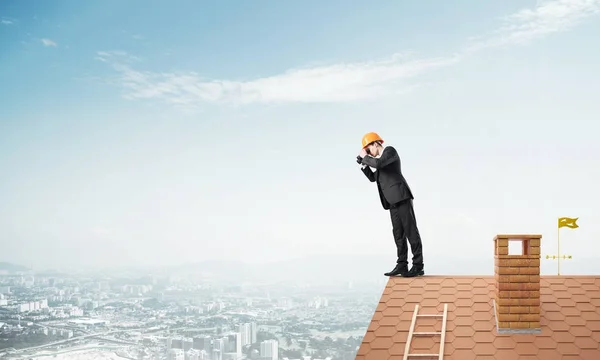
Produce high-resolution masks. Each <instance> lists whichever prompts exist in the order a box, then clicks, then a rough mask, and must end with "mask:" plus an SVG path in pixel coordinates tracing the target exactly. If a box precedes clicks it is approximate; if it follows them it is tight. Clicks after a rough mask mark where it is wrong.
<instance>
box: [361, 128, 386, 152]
mask: <svg viewBox="0 0 600 360" xmlns="http://www.w3.org/2000/svg"><path fill="white" fill-rule="evenodd" d="M374 141H381V143H382V144H383V139H382V138H381V136H379V135H378V134H377V133H374V132H370V133H366V134H365V136H363V138H362V148H363V149H364V148H366V147H367V146H368V145H369V144H370V143H372V142H374Z"/></svg>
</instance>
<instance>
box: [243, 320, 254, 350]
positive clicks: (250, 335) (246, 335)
mask: <svg viewBox="0 0 600 360" xmlns="http://www.w3.org/2000/svg"><path fill="white" fill-rule="evenodd" d="M239 333H240V341H241V346H246V345H252V344H254V343H256V333H257V326H256V323H246V324H241V325H240V326H239Z"/></svg>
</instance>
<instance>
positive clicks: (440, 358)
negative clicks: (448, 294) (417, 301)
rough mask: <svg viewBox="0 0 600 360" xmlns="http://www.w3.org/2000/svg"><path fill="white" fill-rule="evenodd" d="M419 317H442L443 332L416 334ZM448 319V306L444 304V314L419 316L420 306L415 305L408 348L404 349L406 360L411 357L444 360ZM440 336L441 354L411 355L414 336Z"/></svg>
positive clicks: (407, 340)
mask: <svg viewBox="0 0 600 360" xmlns="http://www.w3.org/2000/svg"><path fill="white" fill-rule="evenodd" d="M419 317H441V318H442V331H440V332H435V331H434V332H415V325H416V324H417V318H419ZM447 319H448V304H444V313H443V314H422V315H419V305H415V311H414V312H413V317H412V322H411V323H410V329H409V330H408V337H407V338H406V347H405V348H404V360H408V358H409V357H437V358H438V360H443V359H444V343H445V342H446V320H447ZM423 335H430V336H436V335H440V336H441V339H440V352H439V353H438V354H415V353H413V354H411V353H409V351H410V345H411V343H412V338H413V336H423Z"/></svg>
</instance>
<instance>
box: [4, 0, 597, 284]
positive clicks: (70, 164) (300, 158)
mask: <svg viewBox="0 0 600 360" xmlns="http://www.w3.org/2000/svg"><path fill="white" fill-rule="evenodd" d="M150 3H151V5H148V2H141V1H131V2H128V3H127V4H124V3H122V2H119V1H106V2H102V3H99V2H85V3H84V2H82V3H73V2H67V1H56V2H53V3H52V4H50V3H45V2H41V1H4V2H2V3H1V4H0V39H1V40H2V41H1V42H0V51H1V53H2V54H3V56H2V57H0V77H2V79H3V82H2V83H3V85H4V86H3V87H2V89H3V91H2V94H3V96H2V100H0V108H1V110H0V169H2V172H3V174H5V176H3V177H2V178H0V198H1V199H2V202H0V238H2V239H3V242H2V245H3V246H2V255H1V256H0V261H8V262H11V263H16V264H21V265H25V266H32V265H33V266H34V267H37V268H53V267H56V268H60V267H81V268H88V267H92V268H97V267H111V266H124V265H132V266H150V265H153V266H154V265H156V266H172V265H177V264H185V263H195V262H202V261H207V260H210V261H212V260H228V261H246V262H251V263H258V264H261V263H267V262H269V261H274V260H277V261H292V259H298V258H308V259H310V258H311V257H319V256H327V255H329V254H337V255H339V256H342V257H344V256H348V257H351V256H356V255H369V256H383V257H388V258H390V259H391V261H393V257H394V253H395V247H394V241H393V237H392V231H391V228H390V225H389V214H388V213H386V212H385V211H383V209H382V208H381V205H380V204H379V199H378V194H377V189H376V187H375V186H374V185H373V184H371V183H369V182H368V181H367V180H366V179H365V178H364V175H362V174H361V172H360V171H359V167H358V165H357V164H356V163H355V161H354V158H355V157H356V155H357V154H358V151H359V150H360V139H361V136H362V135H363V134H364V133H366V132H368V131H376V132H378V133H379V134H380V135H381V136H382V137H383V138H384V140H385V141H386V144H389V145H392V146H394V147H395V148H396V149H397V150H398V152H399V154H400V158H401V160H402V169H403V172H404V174H405V176H406V178H407V180H408V183H409V184H410V186H411V188H412V190H413V192H414V195H415V210H416V216H417V222H418V224H419V228H420V230H421V233H422V238H423V246H424V257H425V266H426V273H427V271H428V270H427V269H428V268H429V266H431V265H429V264H435V265H433V268H434V269H435V270H436V271H442V270H444V271H446V269H447V272H449V271H450V270H452V268H453V266H455V265H454V263H455V259H458V258H460V259H462V258H468V257H472V258H474V259H477V258H484V259H486V258H487V257H489V256H490V255H489V249H490V247H491V241H492V238H493V237H494V236H495V235H496V234H498V233H534V234H542V235H543V237H542V252H543V254H542V255H546V254H550V255H552V254H554V253H556V236H557V228H556V221H557V219H558V218H559V217H573V218H576V217H577V218H579V221H578V224H579V226H580V227H579V228H577V229H563V230H561V252H563V253H564V254H568V255H572V256H573V259H572V260H566V261H564V262H563V263H562V265H561V266H562V269H563V271H564V272H565V273H571V274H577V273H578V272H583V271H585V272H589V271H590V270H589V269H590V263H589V262H592V263H594V261H595V260H598V256H597V255H590V254H595V253H598V250H599V249H600V247H599V246H598V244H597V242H596V239H597V238H598V237H599V236H600V222H599V221H597V220H598V219H599V218H600V210H599V209H598V205H597V204H598V203H600V194H599V193H598V192H597V191H596V190H595V189H596V185H595V184H597V183H598V182H600V157H598V155H597V154H599V153H600V147H599V145H598V143H597V141H596V136H595V135H594V134H596V133H597V132H598V125H595V120H596V119H597V118H598V116H599V115H600V104H599V103H598V101H597V99H596V98H597V95H596V94H597V93H598V92H599V91H600V84H598V83H597V81H595V77H594V76H592V74H594V73H599V72H600V49H598V48H597V47H594V46H590V45H591V44H593V40H594V34H597V33H598V31H600V23H599V22H598V21H597V19H598V16H599V14H600V1H597V0H587V1H584V0H570V1H569V0H555V1H527V2H523V1H516V0H511V1H503V2H495V3H485V4H484V3H471V4H469V5H467V4H462V5H461V6H457V5H451V4H449V3H448V4H446V3H443V4H442V3H439V2H433V1H422V2H418V3H414V4H411V5H410V6H409V5H407V4H406V3H399V2H392V1H387V2H381V3H380V4H379V5H378V6H377V7H373V6H367V5H365V4H355V5H352V6H350V5H348V4H347V3H346V2H341V1H331V2H328V3H327V4H322V3H318V2H316V1H307V2H303V3H302V4H287V3H286V4H282V3H274V2H269V3H261V4H250V3H245V2H241V1H237V2H231V3H228V4H211V5H203V4H196V3H192V2H181V3H179V4H180V6H171V5H167V4H165V3H163V2H158V1H153V2H150ZM578 259H590V260H589V261H588V260H582V261H588V263H586V264H581V263H579V262H578ZM482 263H483V264H487V262H485V261H484V262H482ZM551 263H552V265H550V264H551ZM391 264H392V263H391V262H390V264H389V265H391ZM543 264H544V265H543V266H547V267H546V268H543V269H542V270H543V271H547V273H549V274H551V273H552V272H553V269H554V267H555V263H554V262H551V261H544V262H543ZM306 266H307V267H310V262H307V264H306ZM381 266H383V265H381ZM486 266H487V265H481V266H479V265H476V266H475V265H474V268H473V273H487V272H489V271H491V270H490V269H488V268H487V267H486ZM375 270H377V272H378V273H379V272H381V271H380V270H389V269H388V268H387V266H386V268H385V269H375ZM379 276H380V275H379Z"/></svg>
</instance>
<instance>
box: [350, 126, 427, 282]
mask: <svg viewBox="0 0 600 360" xmlns="http://www.w3.org/2000/svg"><path fill="white" fill-rule="evenodd" d="M362 146H363V148H362V150H361V151H360V154H359V156H358V157H357V162H358V163H359V164H361V165H362V172H363V173H364V174H365V175H366V176H367V178H368V179H369V181H371V182H376V183H377V189H378V191H379V198H380V199H381V205H382V206H383V208H384V209H385V210H389V211H390V217H391V219H392V227H393V234H394V240H395V242H396V248H397V250H398V251H397V252H398V260H397V262H396V267H395V268H394V269H393V270H392V271H390V272H387V273H385V276H398V275H401V276H403V277H415V276H422V275H424V274H425V270H424V266H423V246H422V243H421V235H420V234H419V229H418V227H417V220H416V217H415V212H414V209H413V199H414V197H413V194H412V192H411V191H410V187H409V186H408V183H407V182H406V179H404V176H403V175H402V171H401V166H400V157H399V156H398V152H397V151H396V149H394V148H393V147H392V146H385V147H384V146H383V140H382V139H381V137H380V136H379V135H378V134H376V133H368V134H366V135H365V136H364V137H363V139H362ZM371 168H374V169H375V171H374V172H373V171H372V170H371ZM407 238H408V242H409V243H410V249H411V251H412V254H413V259H412V265H413V266H412V267H411V269H410V270H409V269H408V244H407V241H406V239H407Z"/></svg>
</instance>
